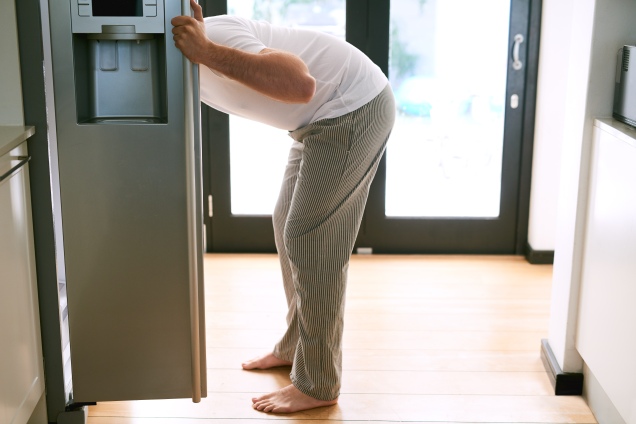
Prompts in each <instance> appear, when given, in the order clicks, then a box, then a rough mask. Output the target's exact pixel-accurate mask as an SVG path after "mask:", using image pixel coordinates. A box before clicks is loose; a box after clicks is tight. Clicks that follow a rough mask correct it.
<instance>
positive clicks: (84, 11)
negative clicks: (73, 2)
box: [77, 4, 93, 16]
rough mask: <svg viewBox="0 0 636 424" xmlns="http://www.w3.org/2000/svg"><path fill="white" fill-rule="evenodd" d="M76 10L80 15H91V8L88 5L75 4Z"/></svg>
mask: <svg viewBox="0 0 636 424" xmlns="http://www.w3.org/2000/svg"><path fill="white" fill-rule="evenodd" d="M77 11H78V12H79V15H80V16H91V14H92V11H93V8H92V7H91V6H90V5H88V6H86V5H81V4H80V5H78V6H77Z"/></svg>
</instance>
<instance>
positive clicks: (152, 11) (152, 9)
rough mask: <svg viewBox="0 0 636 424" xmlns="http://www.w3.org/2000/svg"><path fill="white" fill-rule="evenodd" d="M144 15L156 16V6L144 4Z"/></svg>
mask: <svg viewBox="0 0 636 424" xmlns="http://www.w3.org/2000/svg"><path fill="white" fill-rule="evenodd" d="M144 16H147V17H153V16H157V6H149V5H144Z"/></svg>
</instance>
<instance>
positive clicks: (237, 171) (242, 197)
mask: <svg viewBox="0 0 636 424" xmlns="http://www.w3.org/2000/svg"><path fill="white" fill-rule="evenodd" d="M227 6H228V14H230V15H232V14H235V15H239V16H242V17H245V18H252V19H260V20H265V21H268V22H271V23H272V24H275V25H283V26H295V27H302V28H310V29H314V30H318V31H323V32H328V33H330V34H333V35H335V36H337V37H339V38H342V39H344V38H345V18H346V15H345V10H346V7H345V6H346V5H345V0H313V1H311V0H309V1H308V0H228V2H227ZM290 145H291V138H289V137H288V136H287V133H286V132H285V131H283V130H280V129H276V128H272V127H268V126H266V125H263V124H260V123H257V122H253V121H248V120H246V119H243V118H239V117H236V116H230V181H231V211H232V215H271V213H272V211H273V210H274V205H275V203H276V199H277V197H278V192H279V189H280V183H281V181H282V177H283V171H284V169H285V165H286V164H287V154H288V152H289V147H290Z"/></svg>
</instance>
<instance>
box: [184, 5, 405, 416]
mask: <svg viewBox="0 0 636 424" xmlns="http://www.w3.org/2000/svg"><path fill="white" fill-rule="evenodd" d="M191 7H192V10H193V11H194V17H189V16H179V17H176V18H174V19H173V20H172V24H173V25H174V28H173V30H172V32H173V34H174V41H175V45H176V46H177V48H179V49H180V50H181V51H182V52H183V54H184V55H185V56H186V57H187V58H188V59H190V60H191V61H192V62H193V63H197V64H200V65H202V66H200V67H199V69H200V81H201V82H200V85H201V99H202V101H203V102H204V103H206V104H208V105H210V106H211V107H213V108H215V109H218V110H221V111H223V112H227V113H230V114H236V115H239V116H242V117H245V118H249V119H253V120H256V121H259V122H263V123H265V124H269V125H272V126H274V127H277V128H281V129H284V130H288V131H289V135H290V136H291V137H292V138H293V139H294V142H293V144H292V147H291V150H290V154H289V161H288V165H287V168H286V170H285V176H284V180H283V184H282V188H281V192H280V196H279V199H278V202H277V204H276V207H275V210H274V213H273V222H274V234H275V239H276V247H277V250H278V253H279V258H280V262H281V269H282V274H283V282H284V287H285V294H286V297H287V304H288V306H289V311H288V315H287V324H288V328H287V331H286V333H285V334H284V336H283V337H282V338H281V340H280V341H279V342H278V344H276V346H275V347H274V349H273V351H272V352H271V353H268V354H266V355H264V356H261V357H259V358H256V359H253V360H251V361H247V362H245V363H244V364H243V368H244V369H246V370H252V369H268V368H272V367H278V366H289V365H291V366H292V370H291V374H290V377H291V383H292V384H290V385H289V386H287V387H285V388H283V389H281V390H278V391H276V392H273V393H270V394H268V395H264V396H261V397H257V398H254V399H252V402H253V407H254V408H255V409H257V410H259V411H264V412H274V413H288V412H296V411H302V410H306V409H311V408H316V407H320V406H327V405H333V404H335V403H337V401H338V396H339V391H340V380H341V372H342V331H343V315H344V302H345V287H346V280H347V269H348V263H349V259H350V255H351V251H352V249H353V245H354V242H355V239H356V235H357V232H358V229H359V226H360V221H361V219H362V214H363V212H364V207H365V204H366V200H367V196H368V192H369V185H370V184H371V181H372V180H373V177H374V175H375V172H376V169H377V166H378V163H379V161H380V159H381V157H382V154H383V153H384V150H385V146H386V141H387V139H388V137H389V134H390V132H391V129H392V127H393V122H394V119H395V103H394V99H393V94H392V92H391V89H390V87H389V85H388V81H387V79H386V77H385V76H384V74H383V73H382V72H381V71H380V69H379V68H378V67H377V66H375V65H374V64H373V63H372V62H371V61H370V60H369V59H368V58H367V57H366V56H365V55H364V54H362V53H361V52H360V51H359V50H357V49H355V48H354V47H352V46H351V45H349V44H347V43H346V42H344V41H342V40H339V39H337V38H336V37H332V36H330V35H327V34H323V33H319V32H315V31H308V30H303V29H293V28H284V27H276V26H272V25H270V24H268V23H266V22H255V21H251V20H247V19H243V18H239V17H232V16H216V17H211V18H205V19H204V18H203V14H202V12H201V7H200V6H199V5H197V4H196V3H195V2H194V0H191Z"/></svg>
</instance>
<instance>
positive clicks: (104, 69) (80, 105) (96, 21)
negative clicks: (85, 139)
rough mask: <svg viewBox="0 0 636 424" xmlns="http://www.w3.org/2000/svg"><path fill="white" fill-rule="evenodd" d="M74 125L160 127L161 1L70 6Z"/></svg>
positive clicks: (107, 0)
mask: <svg viewBox="0 0 636 424" xmlns="http://www.w3.org/2000/svg"><path fill="white" fill-rule="evenodd" d="M71 11H72V22H71V23H72V29H73V54H74V58H75V63H74V66H75V82H76V96H77V102H76V104H77V120H78V122H79V123H99V122H108V121H117V120H119V121H126V120H129V121H145V122H157V123H161V122H165V121H166V74H165V73H166V66H165V65H166V57H165V54H164V51H165V42H166V37H165V34H164V32H165V31H164V8H163V0H128V1H125V0H119V1H118V0H74V1H73V3H72V4H71Z"/></svg>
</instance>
